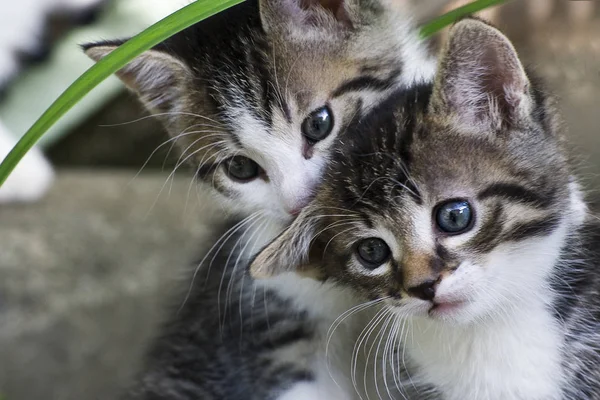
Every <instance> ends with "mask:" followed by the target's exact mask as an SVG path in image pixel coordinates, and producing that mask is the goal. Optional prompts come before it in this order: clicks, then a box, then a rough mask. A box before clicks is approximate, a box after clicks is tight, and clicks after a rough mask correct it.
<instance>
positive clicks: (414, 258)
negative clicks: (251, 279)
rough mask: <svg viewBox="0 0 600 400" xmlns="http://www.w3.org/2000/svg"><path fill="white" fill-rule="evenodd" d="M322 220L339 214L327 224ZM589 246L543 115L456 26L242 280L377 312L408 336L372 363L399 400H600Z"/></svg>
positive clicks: (539, 102)
mask: <svg viewBox="0 0 600 400" xmlns="http://www.w3.org/2000/svg"><path fill="white" fill-rule="evenodd" d="M331 208H335V209H338V210H341V209H343V210H346V211H345V214H346V215H345V216H333V215H330V216H326V217H322V216H323V215H324V214H325V213H326V211H327V210H328V209H331ZM340 214H342V213H340ZM343 221H346V224H345V225H343V226H342V225H340V223H341V222H343ZM599 240H600V223H599V221H598V218H597V217H595V216H593V215H591V214H590V213H589V212H588V211H587V208H586V206H585V203H584V202H583V200H582V194H581V192H580V189H579V187H578V184H577V180H576V178H575V177H574V175H573V174H572V170H571V167H570V165H569V162H568V157H567V155H566V150H565V146H564V140H563V132H562V129H561V126H560V124H559V122H558V117H557V111H556V109H555V107H554V106H553V102H552V100H550V99H549V98H547V97H546V95H545V93H544V90H543V89H542V88H541V87H540V86H539V84H538V83H537V82H536V80H534V79H532V78H531V77H530V76H529V75H528V74H527V73H526V72H525V70H524V69H523V67H522V65H521V62H520V60H519V58H518V56H517V53H516V52H515V50H514V48H513V46H512V45H511V43H510V41H509V40H508V39H507V38H506V37H505V36H504V35H503V34H502V33H501V32H500V31H498V30H497V29H496V28H494V27H492V26H490V25H488V24H486V23H484V22H483V21H480V20H476V19H466V20H463V21H461V22H459V23H458V24H456V25H455V26H454V27H453V28H452V30H451V31H450V34H449V39H448V41H447V44H446V47H445V49H444V50H443V52H442V55H441V60H440V63H439V65H438V73H437V76H436V79H435V84H434V85H433V86H421V87H417V88H415V89H414V90H409V91H404V92H402V93H399V94H397V95H395V96H393V97H392V98H391V99H390V100H389V101H388V102H386V103H384V104H383V105H381V106H380V107H379V108H377V109H376V110H374V111H373V112H372V113H371V114H370V116H367V117H366V118H364V119H363V120H362V121H361V122H360V123H359V124H357V125H356V126H354V127H351V128H350V130H349V132H348V133H347V135H346V139H345V144H344V145H343V146H342V147H340V151H339V152H337V153H336V154H335V155H334V156H333V159H332V163H331V166H330V168H329V169H328V171H327V172H326V174H325V175H324V179H323V183H322V186H321V187H320V189H319V192H318V194H317V196H316V198H315V199H314V201H313V202H311V204H310V205H309V206H307V207H306V208H305V209H304V210H303V211H302V212H301V213H300V215H299V216H298V218H297V219H296V220H295V221H294V223H293V224H292V225H291V227H290V228H289V229H288V230H286V231H285V232H284V233H283V234H282V235H281V236H279V237H278V238H277V239H276V240H275V241H274V242H273V243H272V244H271V245H270V246H268V247H266V248H265V249H264V250H263V251H262V252H261V253H260V254H259V255H258V256H257V258H256V259H255V260H254V262H253V263H252V265H251V272H252V274H253V275H254V276H256V277H269V276H274V275H278V274H280V273H282V272H289V271H299V272H300V273H303V274H311V275H312V276H318V277H320V278H321V279H323V280H325V281H330V282H332V283H333V284H336V285H339V286H342V287H347V288H348V287H351V288H353V289H354V290H356V291H357V292H358V293H361V294H362V295H363V296H365V297H366V298H371V299H380V300H383V302H384V304H385V308H386V309H387V310H388V314H387V315H388V317H387V318H388V319H389V320H391V321H392V322H396V323H398V322H400V321H405V322H406V323H405V324H404V325H403V328H402V330H400V329H396V330H393V331H392V335H395V337H393V338H391V339H389V340H394V341H395V340H397V339H401V340H402V343H401V346H396V347H394V346H387V347H386V348H385V349H382V351H384V352H387V353H388V354H390V353H391V354H390V356H389V357H388V359H390V357H391V360H394V363H396V365H395V366H396V367H397V368H396V369H395V371H396V375H395V376H396V378H398V379H397V383H399V384H400V386H403V390H404V392H405V394H406V395H407V396H408V398H414V399H421V398H427V399H429V398H431V399H444V400H465V399H467V400H475V399H476V400H507V399H511V400H512V399H515V400H559V399H560V400H567V399H569V400H575V399H580V400H583V399H596V398H600V351H599V350H598V343H600V296H598V292H599V291H600V273H599V270H598V267H599V266H600V252H599V250H598V243H599ZM389 340H388V341H386V340H385V339H384V340H383V343H389ZM394 352H396V353H394ZM394 356H395V358H394ZM399 360H401V361H399ZM403 365H404V366H405V368H404V369H405V374H399V373H398V368H399V367H401V366H403ZM384 367H385V366H384ZM393 367H394V366H393V365H392V366H389V365H388V371H390V370H394V368H393ZM390 382H393V381H391V380H390Z"/></svg>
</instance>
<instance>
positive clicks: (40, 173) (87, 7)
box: [0, 0, 104, 203]
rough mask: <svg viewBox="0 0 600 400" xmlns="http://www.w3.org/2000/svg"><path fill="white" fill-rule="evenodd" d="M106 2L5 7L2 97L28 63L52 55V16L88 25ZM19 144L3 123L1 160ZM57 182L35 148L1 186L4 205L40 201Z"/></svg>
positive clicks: (55, 0) (0, 17)
mask: <svg viewBox="0 0 600 400" xmlns="http://www.w3.org/2000/svg"><path fill="white" fill-rule="evenodd" d="M103 1H104V0H23V1H18V2H10V4H6V5H4V6H3V7H2V11H1V12H0V94H2V92H3V91H4V90H7V89H8V87H9V84H10V82H11V81H12V80H13V79H14V78H15V77H16V76H17V75H18V73H19V72H20V71H21V70H22V68H23V66H24V61H42V60H43V59H44V57H45V56H47V55H48V53H49V48H48V46H49V44H48V43H46V42H45V41H44V40H43V39H44V30H45V28H46V23H47V18H48V16H49V15H52V14H57V13H60V14H63V15H69V16H72V17H73V18H72V19H73V21H74V22H87V21H84V20H83V19H82V17H84V16H88V15H91V14H92V13H93V12H94V11H95V10H96V9H97V8H98V7H99V6H100V5H101V3H102V2H103ZM0 97H1V96H0ZM16 143H17V136H16V134H14V133H12V132H9V130H8V128H6V127H5V126H4V125H3V124H2V121H1V120H0V161H1V160H3V159H4V158H5V157H6V155H7V154H8V153H9V151H10V150H11V149H12V148H13V146H14V145H15V144H16ZM53 179H54V171H53V169H52V166H51V165H50V163H49V162H48V161H47V160H46V158H45V157H44V155H43V153H42V152H41V150H40V149H39V148H37V147H34V148H33V149H32V150H31V151H30V152H29V153H27V154H26V155H25V157H24V158H23V159H22V160H21V162H19V164H18V165H17V167H16V168H15V170H14V171H13V173H12V174H11V175H10V176H9V178H8V179H7V180H6V182H5V183H4V184H3V185H2V186H1V187H0V203H10V202H30V201H35V200H38V199H39V198H41V197H42V196H43V195H44V194H45V193H46V191H47V190H48V188H49V187H50V185H51V183H52V181H53Z"/></svg>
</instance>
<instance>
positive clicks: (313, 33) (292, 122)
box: [84, 0, 434, 399]
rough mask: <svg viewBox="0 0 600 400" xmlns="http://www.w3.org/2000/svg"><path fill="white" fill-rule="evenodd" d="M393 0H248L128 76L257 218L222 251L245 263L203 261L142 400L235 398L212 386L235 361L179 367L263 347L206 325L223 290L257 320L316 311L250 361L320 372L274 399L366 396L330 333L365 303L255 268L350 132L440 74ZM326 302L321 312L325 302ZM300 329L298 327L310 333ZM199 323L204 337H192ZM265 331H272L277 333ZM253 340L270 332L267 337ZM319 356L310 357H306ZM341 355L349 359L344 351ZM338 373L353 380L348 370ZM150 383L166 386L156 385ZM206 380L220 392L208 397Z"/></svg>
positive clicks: (91, 48)
mask: <svg viewBox="0 0 600 400" xmlns="http://www.w3.org/2000/svg"><path fill="white" fill-rule="evenodd" d="M393 3H394V2H390V3H389V4H388V3H386V2H385V1H378V0H367V1H364V0H360V1H359V0H348V1H321V2H317V1H310V2H308V1H300V0H263V1H260V2H257V1H252V0H248V1H246V2H244V3H242V4H240V5H238V6H235V7H233V8H232V9H229V10H227V11H225V12H224V13H221V14H218V15H216V16H214V17H212V18H210V19H209V20H206V21H203V22H201V23H200V24H197V25H195V26H193V27H191V28H189V29H187V30H185V31H184V32H182V33H180V34H178V35H176V36H174V37H173V38H171V39H169V40H167V41H166V42H165V43H163V44H161V45H159V46H157V47H156V48H154V49H153V50H151V51H149V52H146V53H145V54H143V55H142V56H140V57H138V58H137V59H136V60H135V61H134V62H132V63H131V64H130V65H129V66H128V67H126V68H125V69H124V70H122V71H120V72H119V74H118V75H119V77H120V78H121V79H122V80H123V81H124V82H125V83H126V84H127V85H128V87H129V88H131V89H132V90H134V91H135V92H136V93H137V94H138V95H139V96H140V98H141V100H142V101H143V102H144V104H145V105H146V106H147V107H148V109H149V110H150V111H151V112H153V113H154V114H155V115H156V116H158V117H159V118H160V119H161V120H162V122H163V123H164V124H165V126H166V127H167V128H168V131H169V132H170V134H171V136H172V141H176V142H178V144H179V145H180V147H181V148H182V149H183V151H182V156H181V158H180V160H181V163H184V162H189V163H191V164H192V165H193V166H194V168H195V175H196V176H197V177H198V178H199V180H200V181H201V182H203V183H204V184H205V186H208V187H210V188H214V189H215V192H216V194H217V199H218V200H219V201H220V203H221V204H223V205H224V206H225V207H227V208H228V209H229V210H230V211H232V213H233V214H234V215H240V216H242V217H245V218H244V219H242V220H241V221H239V222H238V224H236V225H234V226H233V227H232V231H230V232H229V233H228V234H227V235H224V236H223V237H221V238H220V239H219V240H218V241H217V243H216V244H215V249H217V253H219V250H220V249H222V248H225V249H227V248H229V247H228V243H230V242H231V241H239V244H237V245H236V246H241V249H247V251H246V250H240V249H239V248H237V250H236V251H240V254H237V255H236V254H233V253H232V254H233V255H231V256H228V257H225V256H223V257H213V256H212V255H210V256H207V258H206V259H205V260H204V261H205V262H201V263H200V265H199V266H198V270H197V272H196V273H195V274H194V276H193V277H192V279H191V280H192V283H191V292H190V293H189V294H188V295H189V296H186V300H185V301H184V310H188V309H189V312H183V314H180V315H178V316H174V317H173V318H172V319H171V320H170V321H169V322H168V323H167V327H169V326H172V327H174V328H173V330H171V329H170V328H166V329H167V332H170V333H167V334H166V336H164V337H162V338H159V339H158V341H157V343H156V345H155V346H154V349H155V350H154V351H153V352H152V356H151V361H150V362H149V367H148V369H147V370H146V371H145V372H144V373H143V377H142V379H141V380H142V383H141V386H140V388H139V392H140V393H141V394H137V396H138V397H136V398H152V396H155V397H156V396H159V395H162V396H167V393H169V396H172V397H174V398H177V397H176V395H175V394H173V393H177V395H179V396H180V397H181V398H186V397H185V395H184V393H185V391H186V390H188V389H186V388H188V387H189V385H191V386H193V389H194V390H192V388H190V392H189V393H190V394H189V395H190V396H192V395H198V393H203V391H206V390H208V392H209V393H211V394H210V395H212V396H213V397H214V398H235V397H230V396H233V395H232V394H218V393H217V392H214V391H211V390H212V389H209V388H208V386H210V385H211V383H210V382H211V379H213V378H214V380H217V381H218V380H221V381H222V382H221V385H230V386H232V389H234V388H235V386H236V382H233V381H231V377H229V378H228V375H227V374H224V373H223V370H222V369H223V368H225V369H226V368H231V366H230V365H226V364H219V368H222V369H221V370H219V371H216V372H215V375H214V376H211V375H207V373H206V372H205V371H204V370H196V371H195V372H194V371H187V374H189V375H178V374H177V376H171V375H170V371H173V370H174V369H175V370H179V368H178V367H177V365H178V363H179V362H180V361H182V359H188V358H187V357H190V359H194V357H197V358H196V359H197V360H201V359H203V357H201V356H198V354H199V353H200V352H201V349H213V348H214V349H215V351H217V349H218V351H220V352H222V353H221V354H226V355H227V354H229V355H230V353H229V352H231V351H234V352H235V351H236V350H237V345H238V343H243V344H247V343H248V340H251V337H250V338H248V336H247V335H242V333H240V334H239V338H238V337H235V336H230V337H228V338H226V339H227V340H225V341H224V342H223V343H221V344H220V346H218V345H217V343H215V341H214V340H213V339H214V338H217V337H219V332H217V331H215V329H214V327H215V326H219V323H215V322H214V321H215V319H216V320H219V318H221V313H215V314H214V315H210V316H207V317H206V318H207V319H210V318H212V320H213V323H212V324H211V323H207V322H206V320H203V321H204V322H203V323H202V324H200V325H199V324H198V323H197V322H195V321H194V319H193V318H194V317H195V316H196V315H197V313H198V312H199V311H198V310H199V309H204V308H211V307H212V308H214V303H215V302H216V303H217V308H218V304H220V303H219V302H220V301H221V302H222V297H221V296H222V294H223V293H222V290H225V291H226V293H229V294H230V297H231V296H232V297H234V298H238V297H240V296H241V297H242V299H245V301H242V300H240V301H236V302H235V307H236V308H239V310H234V311H236V315H237V313H239V314H240V315H241V317H240V318H241V319H247V318H250V319H252V318H253V317H252V316H253V315H254V314H253V313H254V312H255V311H254V310H256V309H258V308H261V309H263V308H265V307H267V308H270V307H274V308H275V309H278V307H279V306H278V304H280V303H281V304H284V303H285V305H286V307H285V309H287V314H286V313H284V312H283V311H275V314H281V316H282V317H283V316H285V315H292V316H293V315H296V314H301V315H306V317H305V318H304V317H303V321H304V320H306V322H303V324H304V325H306V328H305V329H307V330H308V329H309V328H310V327H311V326H313V327H314V329H310V330H309V331H310V334H307V335H304V334H303V335H300V336H298V337H291V338H290V339H289V340H290V342H291V343H289V344H288V343H287V341H284V343H282V344H281V346H275V348H274V349H270V350H272V351H273V352H274V353H275V354H274V355H272V354H270V352H267V351H260V350H261V349H253V350H252V351H249V352H248V353H247V354H246V355H245V356H244V357H246V358H245V359H249V358H252V357H259V358H265V357H270V359H271V358H272V359H273V360H275V362H276V363H277V362H278V361H277V360H278V357H280V356H278V355H277V352H281V351H284V354H285V357H287V358H288V359H289V360H288V361H290V360H293V361H295V363H296V364H297V365H298V366H297V367H294V368H293V370H292V372H293V371H296V370H301V371H308V372H307V373H306V374H305V375H303V376H304V377H305V378H306V379H295V380H294V379H293V380H292V381H295V382H296V384H294V385H292V386H291V387H287V389H286V390H285V391H283V392H281V393H279V392H278V390H279V391H280V389H277V388H275V387H274V388H273V390H274V392H271V393H275V394H272V396H273V398H275V396H281V399H299V398H304V399H314V398H323V399H329V398H332V399H333V398H339V399H349V398H354V396H355V395H354V389H352V387H351V386H350V385H344V384H340V386H342V387H338V385H336V383H335V382H333V380H332V378H331V377H330V368H328V365H327V363H326V361H325V354H324V350H325V344H326V337H327V333H328V329H329V328H330V327H331V325H332V323H333V322H334V321H335V319H336V318H337V317H338V316H339V315H340V314H342V313H343V312H344V311H347V310H348V309H349V308H350V307H352V306H355V305H357V303H356V301H357V299H356V298H354V296H345V295H344V293H345V292H347V290H343V289H338V288H332V287H331V286H330V285H322V284H318V283H315V282H314V281H312V280H310V279H299V278H297V277H295V276H293V275H291V274H290V275H288V276H284V277H281V278H280V279H277V280H274V281H270V282H260V283H258V284H255V283H254V282H252V281H251V280H250V278H248V279H246V281H244V277H245V274H244V270H245V269H246V264H247V260H248V259H249V258H250V257H251V255H252V251H250V249H259V248H261V247H262V246H263V245H264V244H266V243H268V242H269V241H270V240H271V239H272V238H273V237H274V236H275V235H276V234H278V233H279V232H280V231H281V229H282V227H283V226H285V224H287V223H289V221H290V219H291V217H292V216H293V215H295V214H297V213H298V212H299V210H300V209H301V208H302V207H303V206H305V205H306V203H307V202H308V201H309V200H310V198H311V197H312V192H313V189H314V187H315V186H316V185H317V183H318V181H319V180H320V177H321V174H322V171H323V168H324V166H325V164H326V163H327V162H328V160H329V158H330V154H331V151H332V150H331V145H332V143H333V142H334V141H335V140H336V138H340V137H342V136H343V132H344V131H345V129H346V127H347V126H348V125H349V124H350V123H351V122H352V121H355V120H357V119H359V118H360V117H361V115H362V114H363V113H364V112H365V111H367V110H369V109H370V108H372V107H373V106H375V105H376V104H377V103H378V102H380V101H381V100H383V99H384V98H385V97H387V96H388V95H389V94H390V93H391V92H392V91H393V90H394V89H396V88H398V87H404V86H410V85H413V84H414V82H419V81H424V80H426V79H430V77H431V75H432V71H433V68H434V65H433V64H432V63H431V62H429V59H428V58H427V56H426V52H425V49H424V47H423V45H422V44H421V43H420V42H419V40H418V38H417V36H416V31H414V30H413V29H412V27H411V24H410V21H409V18H408V14H406V12H405V11H404V9H403V8H398V7H397V5H396V4H393ZM119 43H120V42H102V43H95V44H89V45H85V46H84V49H85V51H86V53H87V54H88V55H89V56H90V57H92V58H93V59H95V60H99V59H101V58H102V57H104V56H105V55H106V54H108V53H109V52H111V51H112V50H114V48H115V47H116V46H117V45H118V44H119ZM224 246H225V247H224ZM231 251H232V252H233V250H231ZM211 268H212V270H213V272H214V273H215V274H216V276H217V278H212V279H217V281H216V282H217V283H215V284H210V283H209V284H208V286H209V288H210V287H212V288H213V290H208V289H207V290H208V292H207V293H206V294H205V293H203V292H201V291H200V292H199V290H200V288H198V287H197V285H200V286H201V287H202V283H203V279H201V277H203V276H204V275H207V274H209V271H210V270H211ZM221 276H222V277H221ZM238 281H241V282H242V283H238ZM211 285H212V286H211ZM215 290H216V292H215ZM332 290H335V291H336V295H335V296H334V298H335V299H337V300H338V301H337V302H334V303H331V304H323V303H321V302H320V299H321V298H323V296H327V295H328V293H329V292H330V291H332ZM255 291H258V293H269V299H268V301H267V304H266V305H261V306H260V307H254V308H253V307H252V305H255V304H256V302H255V301H254V300H250V301H248V300H247V298H248V296H246V295H245V294H244V293H246V292H252V293H254V292H255ZM211 295H212V297H211ZM211 299H212V300H211ZM312 299H315V300H316V301H317V303H311V301H312ZM259 300H260V301H265V300H264V299H260V298H258V300H257V301H259ZM225 303H227V301H226V302H225ZM227 307H228V305H227V304H225V305H224V308H225V309H228V308H227ZM280 308H281V310H283V309H284V307H283V306H281V307H280ZM267 314H268V315H267ZM267 314H265V316H264V317H261V316H260V315H258V316H256V318H258V319H259V320H261V319H266V317H267V316H270V314H271V313H267ZM248 315H250V317H248ZM242 317H244V318H242ZM269 319H270V317H269ZM294 321H295V320H293V319H292V321H291V322H289V323H294V324H296V323H297V322H294ZM228 324H229V326H228V329H233V330H234V331H235V332H238V331H239V330H238V329H237V328H238V325H236V324H237V322H235V321H233V322H232V321H228ZM239 324H241V325H244V324H243V323H242V322H240V323H239ZM263 325H264V324H263ZM186 326H189V327H190V330H186V329H184V328H183V327H186ZM244 326H245V325H244ZM240 329H241V327H240ZM244 329H247V328H244ZM262 329H263V330H265V331H267V332H268V331H269V327H268V324H267V326H266V327H265V326H263V327H262ZM340 331H343V329H340ZM189 332H195V334H188V333H189ZM353 334H354V333H353ZM357 334H358V333H356V335H357ZM181 335H183V336H184V338H183V339H181ZM253 336H260V335H259V333H257V332H254V333H253ZM347 336H348V337H350V336H351V334H348V335H347ZM176 337H178V338H179V339H177V338H176ZM342 337H343V335H342ZM207 339H210V340H207ZM309 339H310V340H309ZM181 340H183V341H184V342H185V346H182V345H179V346H178V347H177V348H179V349H183V348H187V347H186V346H189V348H193V349H196V350H197V351H196V352H193V351H190V354H189V355H188V354H187V352H185V353H182V352H181V351H179V350H177V349H175V350H173V347H172V346H174V343H180V341H181ZM286 340H288V339H286ZM339 342H340V343H342V342H345V341H344V340H342V339H340V340H339ZM337 344H338V343H337V342H336V343H335V344H334V345H333V346H334V347H335V345H337ZM307 346H309V347H308V348H309V349H310V351H307V350H302V349H303V348H305V347H307ZM320 350H323V351H320ZM330 350H331V352H332V353H335V348H330ZM194 354H196V356H194ZM178 357H181V358H178ZM232 357H233V356H232ZM233 359H235V360H238V361H236V362H235V364H234V365H235V366H236V367H239V368H242V369H244V368H245V367H244V365H240V362H239V359H238V358H235V357H233ZM219 360H220V361H219V362H221V361H222V360H223V359H222V358H220V359H219ZM343 364H349V362H348V363H343ZM156 365H158V367H155V366H156ZM251 365H252V364H251ZM333 369H335V368H333ZM181 371H184V370H183V369H182V370H181ZM334 374H335V372H334ZM338 375H340V379H342V378H343V376H341V375H344V374H338ZM253 376H256V375H253ZM307 377H310V379H308V378H307ZM283 381H285V382H287V380H285V379H284V380H283ZM149 382H154V384H153V385H150V386H151V387H148V385H149ZM198 382H205V383H206V385H207V386H202V387H198V385H199V383H198ZM270 383H273V382H267V384H270ZM246 384H250V383H249V382H246ZM263 384H264V382H261V381H256V382H254V385H256V386H249V387H254V389H256V390H257V391H258V392H257V394H256V396H258V398H261V397H260V396H259V394H258V393H259V392H260V390H266V389H268V387H263V386H262V385H263ZM240 385H241V386H243V385H244V384H243V383H242V382H240ZM274 386H277V385H274ZM288 386H289V385H288ZM348 388H350V389H348ZM215 390H217V389H215ZM236 390H237V389H236ZM249 390H250V389H249ZM269 390H270V389H269ZM134 392H135V389H134ZM157 393H160V394H157ZM207 396H208V394H207ZM278 398H279V397H278Z"/></svg>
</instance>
